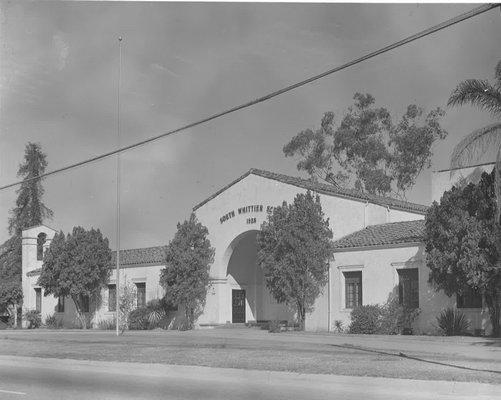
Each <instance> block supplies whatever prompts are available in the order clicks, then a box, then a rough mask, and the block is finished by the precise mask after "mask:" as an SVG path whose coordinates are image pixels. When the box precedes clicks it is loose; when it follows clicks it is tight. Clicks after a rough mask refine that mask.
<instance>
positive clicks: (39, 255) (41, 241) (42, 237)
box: [37, 232, 47, 260]
mask: <svg viewBox="0 0 501 400" xmlns="http://www.w3.org/2000/svg"><path fill="white" fill-rule="evenodd" d="M46 240H47V235H46V234H45V233H43V232H42V233H39V234H38V237H37V260H43V245H44V243H45V241H46Z"/></svg>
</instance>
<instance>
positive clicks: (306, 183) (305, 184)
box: [193, 168, 428, 215]
mask: <svg viewBox="0 0 501 400" xmlns="http://www.w3.org/2000/svg"><path fill="white" fill-rule="evenodd" d="M250 174H253V175H257V176H261V177H263V178H268V179H273V180H275V181H278V182H282V183H286V184H289V185H293V186H297V187H300V188H302V189H307V190H312V191H315V192H318V193H322V194H325V195H328V196H337V197H345V198H348V199H355V200H362V201H368V202H369V203H373V204H379V205H383V206H388V207H390V208H393V209H397V210H403V211H411V212H414V213H417V214H423V215H424V214H426V210H428V207H427V206H424V205H422V204H416V203H410V202H408V201H403V200H398V199H394V198H392V197H384V196H376V195H372V194H369V193H363V192H360V191H358V190H353V189H343V188H337V187H335V186H333V185H329V184H327V183H320V182H313V181H311V180H308V179H302V178H298V177H294V176H289V175H282V174H277V173H275V172H269V171H264V170H260V169H255V168H251V169H250V170H249V171H248V172H246V173H245V174H244V175H242V176H241V177H240V178H238V179H236V180H234V181H233V182H231V183H229V184H228V185H226V186H225V187H223V188H222V189H220V190H218V191H217V192H216V193H214V194H213V195H212V196H210V197H208V198H207V199H205V200H204V201H202V202H201V203H199V204H197V205H196V206H195V207H193V211H196V210H197V209H198V208H200V207H202V206H203V205H204V204H206V203H208V202H209V201H211V200H212V199H214V198H215V197H217V196H218V195H219V194H221V193H222V192H224V191H225V190H226V189H228V188H229V187H231V186H233V185H234V184H236V183H238V182H240V181H241V180H242V179H244V178H246V177H247V176H248V175H250Z"/></svg>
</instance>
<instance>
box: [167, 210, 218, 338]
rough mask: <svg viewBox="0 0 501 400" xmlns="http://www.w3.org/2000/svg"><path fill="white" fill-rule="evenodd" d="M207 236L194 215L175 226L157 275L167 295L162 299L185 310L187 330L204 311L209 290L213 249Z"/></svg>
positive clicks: (205, 230)
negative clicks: (161, 268)
mask: <svg viewBox="0 0 501 400" xmlns="http://www.w3.org/2000/svg"><path fill="white" fill-rule="evenodd" d="M208 234H209V232H208V230H207V228H206V227H205V226H203V225H202V224H201V223H200V222H198V220H197V218H196V216H195V214H191V216H190V219H189V220H188V221H184V222H183V223H182V224H181V223H178V224H177V231H176V234H175V235H174V239H172V240H171V241H170V243H169V245H168V246H167V250H166V266H165V268H164V269H163V270H162V271H161V273H160V284H161V285H162V287H163V288H164V289H165V291H166V294H165V298H164V299H165V301H166V302H167V303H170V304H172V305H174V306H179V307H181V308H182V309H183V310H184V313H185V317H186V322H187V326H186V328H187V329H191V328H193V326H194V323H195V321H196V319H197V318H198V316H199V314H200V313H201V312H202V311H203V307H204V305H205V300H206V297H207V290H208V289H209V284H210V277H209V269H210V265H211V264H212V262H213V261H214V248H212V247H211V244H210V241H209V239H208V238H207V235H208Z"/></svg>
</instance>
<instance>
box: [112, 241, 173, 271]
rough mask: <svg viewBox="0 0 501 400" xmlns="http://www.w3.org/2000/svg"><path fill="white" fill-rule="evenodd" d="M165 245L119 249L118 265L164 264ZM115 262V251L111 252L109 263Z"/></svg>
mask: <svg viewBox="0 0 501 400" xmlns="http://www.w3.org/2000/svg"><path fill="white" fill-rule="evenodd" d="M165 249H166V246H155V247H143V248H140V249H126V250H120V265H137V264H159V265H163V264H165ZM115 263H116V251H114V252H112V254H111V265H112V266H113V267H114V266H115Z"/></svg>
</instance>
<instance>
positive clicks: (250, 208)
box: [219, 204, 273, 223]
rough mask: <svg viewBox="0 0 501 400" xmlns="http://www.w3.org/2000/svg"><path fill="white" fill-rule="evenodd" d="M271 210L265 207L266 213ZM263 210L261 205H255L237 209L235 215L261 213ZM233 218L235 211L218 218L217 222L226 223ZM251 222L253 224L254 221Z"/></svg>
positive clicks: (269, 207) (270, 207)
mask: <svg viewBox="0 0 501 400" xmlns="http://www.w3.org/2000/svg"><path fill="white" fill-rule="evenodd" d="M272 209H273V207H272V206H268V207H266V212H270V211H271V210H272ZM263 210H264V207H263V205H262V204H255V205H252V206H244V207H240V208H237V213H238V214H247V213H253V212H263ZM233 217H235V210H232V211H230V212H227V213H226V214H224V215H223V216H222V217H221V218H219V222H220V223H223V222H226V221H228V220H229V219H231V218H233ZM252 221H253V223H254V222H256V219H255V218H253V219H252ZM247 223H249V222H247Z"/></svg>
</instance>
